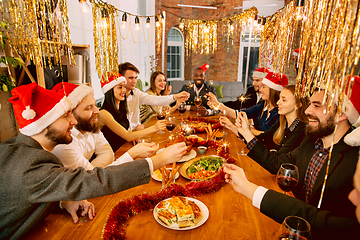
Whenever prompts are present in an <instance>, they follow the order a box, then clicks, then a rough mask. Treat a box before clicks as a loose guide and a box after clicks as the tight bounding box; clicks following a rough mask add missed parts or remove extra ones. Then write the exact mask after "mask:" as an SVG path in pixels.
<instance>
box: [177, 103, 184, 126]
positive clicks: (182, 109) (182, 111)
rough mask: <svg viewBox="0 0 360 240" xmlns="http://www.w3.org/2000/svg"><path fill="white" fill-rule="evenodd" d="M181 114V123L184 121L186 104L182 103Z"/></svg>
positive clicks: (179, 108)
mask: <svg viewBox="0 0 360 240" xmlns="http://www.w3.org/2000/svg"><path fill="white" fill-rule="evenodd" d="M178 110H179V112H180V113H181V122H183V121H184V119H183V113H184V112H185V111H186V104H185V102H182V103H181V104H180V106H179V107H178Z"/></svg>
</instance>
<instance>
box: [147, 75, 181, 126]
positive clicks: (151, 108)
mask: <svg viewBox="0 0 360 240" xmlns="http://www.w3.org/2000/svg"><path fill="white" fill-rule="evenodd" d="M145 93H147V94H149V95H155V96H166V95H169V94H170V93H171V86H167V79H166V77H165V74H164V73H163V72H160V71H156V72H153V73H152V74H151V76H150V88H149V89H148V90H146V91H145ZM180 104H181V102H180V101H177V102H176V104H175V105H174V106H173V107H172V108H170V107H169V106H166V107H165V108H166V111H167V112H168V113H171V112H174V111H176V109H178V107H179V106H180ZM160 108H163V107H161V106H155V105H141V106H140V121H141V123H142V124H143V123H146V122H147V121H148V120H150V119H151V118H152V117H153V116H156V114H157V113H158V112H159V110H160Z"/></svg>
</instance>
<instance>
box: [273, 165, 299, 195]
mask: <svg viewBox="0 0 360 240" xmlns="http://www.w3.org/2000/svg"><path fill="white" fill-rule="evenodd" d="M276 181H277V183H278V185H279V187H280V188H281V190H283V191H284V194H286V193H287V192H289V191H291V190H292V189H293V188H294V187H295V186H296V185H297V184H298V181H299V169H298V167H297V166H296V165H294V164H291V163H283V164H281V167H280V169H279V171H278V172H277V174H276Z"/></svg>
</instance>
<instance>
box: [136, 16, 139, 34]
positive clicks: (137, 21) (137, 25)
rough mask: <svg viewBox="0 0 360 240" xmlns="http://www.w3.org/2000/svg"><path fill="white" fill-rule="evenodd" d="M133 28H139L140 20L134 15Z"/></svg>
mask: <svg viewBox="0 0 360 240" xmlns="http://www.w3.org/2000/svg"><path fill="white" fill-rule="evenodd" d="M135 30H136V31H139V30H140V20H139V17H138V16H136V17H135Z"/></svg>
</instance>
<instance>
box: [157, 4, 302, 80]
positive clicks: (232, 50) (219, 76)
mask: <svg viewBox="0 0 360 240" xmlns="http://www.w3.org/2000/svg"><path fill="white" fill-rule="evenodd" d="M288 2H290V1H289V0H287V1H285V3H288ZM179 3H181V4H189V5H190V4H191V5H202V6H214V7H217V8H218V9H216V10H211V9H198V8H182V7H178V6H177V4H179ZM242 3H243V0H238V1H233V0H221V1H216V0H215V1H211V0H196V1H185V0H182V1H178V0H176V1H175V0H161V1H156V3H155V9H156V13H157V14H158V13H160V12H161V11H166V12H167V14H166V26H165V36H166V37H165V39H167V35H168V33H169V30H170V28H171V27H178V26H179V17H178V16H182V17H184V18H189V19H199V20H214V19H222V18H225V17H229V16H233V15H235V14H238V13H240V12H241V10H235V9H234V7H236V6H242ZM222 27H223V24H222V23H218V45H217V50H216V51H215V53H214V54H209V55H207V54H199V53H193V52H192V53H190V54H189V55H188V56H186V57H185V66H184V75H185V76H184V77H185V80H191V79H192V73H193V71H194V69H196V68H198V67H200V66H202V65H203V64H204V63H209V65H210V68H209V69H208V71H207V74H206V75H207V80H216V81H237V75H238V60H239V46H240V30H241V29H240V28H239V27H237V26H236V25H235V29H234V34H233V38H232V41H233V44H232V45H229V47H228V44H227V39H226V32H223V31H221V29H222ZM183 34H184V37H185V38H186V35H185V34H186V33H184V32H183ZM165 49H167V41H166V40H165ZM156 57H157V58H158V59H159V62H161V58H162V56H161V51H160V53H157V54H156ZM165 58H166V53H165ZM164 62H165V69H167V68H166V62H167V61H166V59H165V61H164ZM293 66H294V64H293V63H291V64H290V68H287V69H286V74H287V75H289V76H290V78H291V80H294V79H295V70H294V68H293ZM158 70H161V69H160V66H159V67H158Z"/></svg>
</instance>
